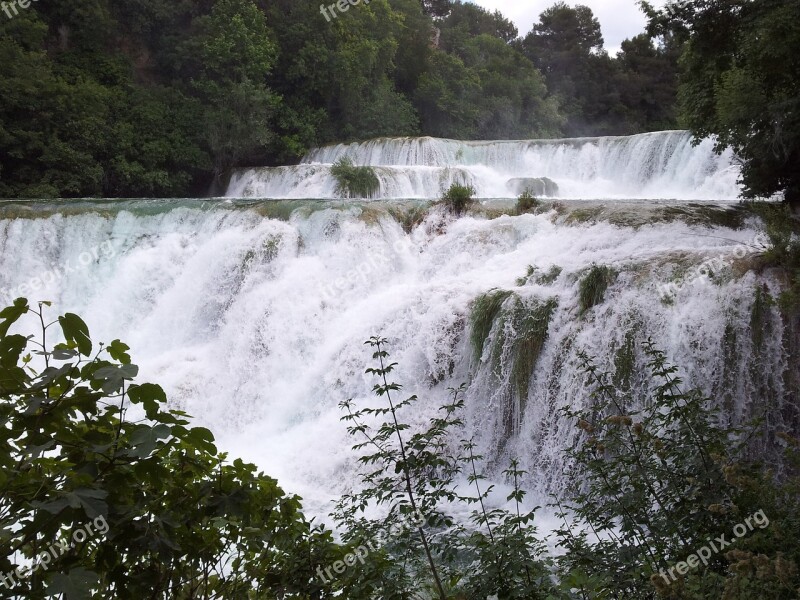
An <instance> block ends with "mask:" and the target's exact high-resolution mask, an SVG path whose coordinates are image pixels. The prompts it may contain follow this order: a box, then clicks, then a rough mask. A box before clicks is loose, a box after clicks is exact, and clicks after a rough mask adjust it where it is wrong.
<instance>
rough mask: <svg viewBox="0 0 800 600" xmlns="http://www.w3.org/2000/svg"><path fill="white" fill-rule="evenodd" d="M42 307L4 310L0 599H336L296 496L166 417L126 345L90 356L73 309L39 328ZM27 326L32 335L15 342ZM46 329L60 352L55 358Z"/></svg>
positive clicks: (331, 553)
mask: <svg viewBox="0 0 800 600" xmlns="http://www.w3.org/2000/svg"><path fill="white" fill-rule="evenodd" d="M46 306H47V304H46V303H42V304H40V305H39V307H38V309H34V308H31V307H30V306H29V305H28V303H27V301H26V300H24V299H18V300H16V301H15V303H14V305H13V306H11V307H8V308H5V309H4V310H2V311H1V312H0V420H2V423H3V435H2V436H0V539H2V551H0V577H3V579H2V580H0V588H3V587H5V588H8V589H10V590H11V594H12V596H13V597H18V598H23V597H24V598H43V597H50V596H56V595H60V594H64V597H65V598H70V599H72V598H75V599H79V600H80V599H89V598H98V599H99V598H120V599H139V598H153V599H166V598H198V597H204V598H247V597H259V598H267V597H269V598H286V597H289V596H291V597H304V598H307V597H313V598H323V597H331V596H330V593H332V592H331V591H329V590H327V589H326V588H325V586H324V585H323V583H322V581H321V580H320V579H318V578H317V577H316V575H315V571H316V569H317V568H318V567H320V566H324V565H328V564H330V563H331V561H334V560H337V559H338V558H339V557H340V556H341V554H342V552H341V551H340V549H339V547H338V546H336V545H335V544H334V543H333V542H332V541H331V536H330V533H329V532H326V531H323V530H321V529H318V528H317V527H315V526H312V525H311V524H310V523H309V522H308V521H307V520H306V519H305V518H304V517H303V514H302V512H301V506H300V502H299V499H298V498H296V497H293V496H287V495H286V494H284V492H283V490H281V488H280V487H278V484H277V482H276V481H275V480H274V479H271V478H269V477H267V476H265V475H263V474H262V473H259V472H257V470H256V467H255V466H254V465H251V464H246V463H244V462H242V461H241V460H236V461H234V462H233V463H232V464H231V463H228V462H227V461H226V460H225V459H226V456H225V455H224V454H220V453H218V451H217V448H216V446H215V445H214V438H213V436H212V434H211V432H210V431H208V430H207V429H203V428H199V427H191V426H190V423H189V420H188V417H187V415H186V414H184V413H182V412H179V411H173V410H166V409H165V406H166V396H165V394H164V391H163V390H162V389H161V388H160V387H159V386H157V385H153V384H149V383H141V384H137V383H134V378H135V377H136V375H137V373H138V368H137V367H136V366H135V365H134V364H132V363H131V358H130V356H129V355H128V353H127V351H128V347H127V346H126V345H125V344H123V343H122V342H120V341H119V340H115V341H113V342H112V343H111V344H109V345H108V346H103V345H101V346H100V347H99V348H95V347H94V345H93V343H92V341H91V338H90V336H89V330H88V328H87V327H86V324H85V323H84V322H83V321H82V320H81V319H80V318H79V317H78V316H76V315H74V314H66V315H64V316H62V317H60V318H59V319H58V320H56V321H54V322H52V323H50V325H46V324H45V323H47V322H50V320H51V319H49V318H46V316H45V312H46V310H45V307H46ZM31 315H33V316H34V317H35V321H36V323H37V328H38V329H39V333H38V335H36V336H24V335H15V334H14V335H12V334H10V333H9V329H10V328H11V327H12V326H17V327H19V326H20V324H22V323H23V322H24V320H25V319H23V317H28V316H31ZM18 322H19V323H18ZM55 327H59V328H60V329H61V334H62V335H63V338H64V339H65V340H66V342H65V343H62V344H57V345H55V346H54V347H49V346H48V345H47V340H49V339H52V338H53V337H55V336H54V333H55V332H53V331H51V329H52V328H55ZM32 355H35V356H37V360H36V363H41V364H42V366H43V367H44V368H43V369H41V370H39V367H38V364H36V363H34V362H33V361H32ZM129 411H130V412H134V414H135V415H136V418H135V419H130V418H126V416H127V414H128V412H129ZM90 528H91V529H90ZM81 531H82V532H83V533H82V534H81V537H82V538H83V539H80V540H79V539H78V535H77V534H78V533H79V532H81ZM59 540H66V544H67V545H66V546H65V545H62V544H63V543H59ZM70 541H75V543H74V544H72V545H70V544H69V542H70ZM50 548H60V550H57V551H54V553H51V554H50V555H45V552H46V551H47V550H48V549H50ZM36 561H40V562H39V563H37V562H36ZM25 564H34V565H36V568H34V569H33V570H28V569H26V568H25V567H23V565H25ZM15 570H16V571H17V572H16V573H15ZM7 574H11V575H7ZM9 577H10V578H11V579H10V580H9ZM0 595H2V596H3V597H6V595H5V594H4V593H0Z"/></svg>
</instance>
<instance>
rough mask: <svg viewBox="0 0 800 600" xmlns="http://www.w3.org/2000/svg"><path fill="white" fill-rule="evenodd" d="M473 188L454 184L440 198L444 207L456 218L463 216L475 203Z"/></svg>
mask: <svg viewBox="0 0 800 600" xmlns="http://www.w3.org/2000/svg"><path fill="white" fill-rule="evenodd" d="M474 196H475V188H474V187H472V186H471V185H468V186H467V185H461V184H459V183H454V184H453V185H451V186H450V188H449V189H448V190H447V191H446V192H445V193H444V196H442V202H443V203H444V205H445V206H446V207H447V208H448V209H449V210H450V212H452V213H453V214H454V215H456V216H460V215H463V214H464V213H465V212H466V210H467V208H468V207H469V206H470V205H471V204H473V203H474V202H475V199H474Z"/></svg>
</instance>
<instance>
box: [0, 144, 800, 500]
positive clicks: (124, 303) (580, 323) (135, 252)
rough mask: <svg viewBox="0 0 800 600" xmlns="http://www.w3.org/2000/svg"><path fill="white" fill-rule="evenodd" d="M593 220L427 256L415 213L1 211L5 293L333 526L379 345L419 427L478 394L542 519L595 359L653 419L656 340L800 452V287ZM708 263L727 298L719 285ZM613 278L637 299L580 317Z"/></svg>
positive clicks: (440, 242) (469, 403) (564, 219)
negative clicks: (645, 346) (79, 329)
mask: <svg viewBox="0 0 800 600" xmlns="http://www.w3.org/2000/svg"><path fill="white" fill-rule="evenodd" d="M423 146H424V144H423ZM476 148H479V146H476ZM329 151H330V152H335V150H329ZM477 151H478V150H476V152H477ZM480 151H481V152H482V151H484V150H480ZM326 152H327V151H326ZM375 152H376V153H377V152H378V150H375ZM379 159H380V160H382V157H379ZM304 168H305V167H304ZM309 168H316V167H314V166H310V167H309ZM404 206H405V209H407V210H409V211H411V210H412V209H413V208H414V206H410V205H408V204H406V205H404ZM586 206H594V205H591V204H587V203H585V202H581V203H573V204H572V205H570V206H569V207H567V208H566V209H564V211H562V212H561V213H559V212H558V211H556V210H548V211H545V212H542V213H541V214H536V215H533V214H526V215H521V216H501V217H499V218H494V219H488V218H485V217H481V216H479V215H478V216H467V217H464V218H461V219H458V220H452V219H451V218H449V217H447V216H446V215H444V214H443V213H442V212H441V210H440V209H438V208H437V209H433V210H431V211H430V212H429V213H428V215H427V217H426V218H425V219H424V220H423V221H422V222H421V223H419V224H418V225H417V226H416V227H414V228H413V229H411V230H410V232H409V229H410V228H409V227H408V226H407V225H406V227H405V228H404V226H403V225H402V224H401V223H402V221H403V220H402V219H400V220H398V219H397V218H396V217H395V216H393V215H396V214H397V210H398V204H397V203H380V202H378V203H335V204H333V203H322V202H310V201H305V202H302V201H301V202H283V203H275V202H253V201H249V202H248V201H234V202H205V201H199V200H198V201H164V202H158V201H126V202H122V203H119V202H118V203H105V202H93V203H85V204H77V205H69V208H68V209H67V208H65V206H64V205H46V204H37V205H34V206H29V205H27V204H25V203H14V204H6V205H3V204H0V248H2V254H0V288H2V293H3V295H4V296H5V297H8V296H16V295H26V296H28V297H29V298H30V299H31V300H35V299H48V300H52V301H54V307H53V311H54V313H55V312H56V311H58V312H59V313H61V312H65V311H71V312H76V313H78V314H80V315H82V316H83V317H84V318H85V319H86V321H87V323H88V324H89V326H90V328H91V330H92V333H93V337H94V338H95V339H96V340H104V341H111V340H113V339H117V338H119V339H122V340H124V341H126V342H127V343H129V344H130V345H131V347H132V355H133V357H134V360H135V362H137V363H138V364H139V365H140V366H141V367H142V371H141V379H142V380H151V381H155V382H158V383H161V384H162V385H164V387H165V388H166V390H167V392H168V394H169V397H170V398H171V402H172V403H173V404H174V405H176V406H178V407H180V408H182V409H184V410H186V411H188V412H189V413H190V414H192V415H194V416H195V417H196V418H197V419H198V420H199V421H200V422H201V423H202V424H204V425H206V426H208V427H210V428H211V429H212V430H213V431H214V432H215V433H216V435H217V436H218V438H219V440H220V443H221V446H222V447H223V448H224V449H226V450H228V451H230V452H231V453H232V454H233V455H234V456H241V457H243V458H245V459H248V460H252V461H255V462H256V463H257V464H259V466H260V467H261V468H263V469H264V470H265V471H266V472H268V473H269V474H270V475H272V476H275V477H277V478H278V480H279V481H280V482H281V484H282V485H283V486H284V487H285V488H286V489H288V490H289V491H292V492H297V493H299V494H301V495H302V496H303V497H304V498H305V504H306V506H307V507H308V510H309V512H311V513H312V514H318V515H324V514H326V513H327V512H328V510H329V509H330V504H329V503H330V501H331V499H333V498H335V497H336V496H337V495H339V494H341V493H342V492H345V491H346V490H347V489H348V487H349V486H351V485H353V484H354V483H355V481H356V476H355V468H356V467H355V466H354V461H353V453H352V452H351V450H350V446H351V443H352V440H351V439H350V438H349V437H348V436H347V434H346V430H345V425H344V424H343V423H341V422H340V421H339V418H340V416H341V413H340V411H339V409H338V403H339V402H340V401H342V400H345V399H348V398H354V399H355V400H356V402H357V403H360V404H362V405H363V404H365V403H370V404H374V403H375V402H377V400H376V399H375V398H374V397H373V396H372V395H371V387H372V384H373V381H372V380H371V379H370V378H369V377H368V376H367V375H365V374H364V369H365V368H366V367H367V366H371V365H370V356H369V350H368V348H366V347H365V346H364V344H363V342H364V340H366V339H367V338H369V337H370V336H372V335H375V334H381V335H383V336H385V337H386V338H388V339H389V341H390V350H391V352H392V358H393V360H396V361H397V362H398V363H399V365H400V366H399V369H398V371H397V379H398V380H399V381H400V382H401V383H402V384H403V385H404V386H405V387H404V391H403V393H404V394H409V395H410V394H412V393H416V394H418V395H419V396H420V398H421V399H423V401H422V402H421V403H420V404H418V405H417V406H418V407H419V410H420V412H419V413H418V414H415V416H414V418H415V419H416V420H418V421H420V422H421V421H422V420H424V419H427V418H429V417H430V416H432V415H433V414H435V412H436V407H437V406H439V405H441V404H442V403H444V402H445V400H446V399H447V397H448V391H447V389H448V388H450V387H457V386H458V385H460V384H461V383H462V382H466V383H467V384H468V388H467V392H466V413H465V417H466V423H467V425H466V427H467V429H468V431H467V432H466V434H469V435H471V434H474V435H476V441H477V442H478V444H479V446H480V449H481V451H482V452H483V453H484V454H485V455H486V456H487V457H489V463H488V466H489V468H490V469H494V473H495V475H497V474H498V473H499V471H500V470H502V468H505V467H506V466H507V463H506V462H505V461H506V460H507V459H508V458H509V457H511V456H516V457H518V458H519V459H520V460H521V462H522V467H523V468H524V469H526V470H527V471H529V473H530V474H531V475H530V480H529V481H528V482H527V483H528V485H529V486H530V487H531V488H533V489H534V491H535V492H537V493H538V497H539V498H544V497H545V495H546V494H547V492H549V491H552V490H556V489H559V488H560V487H562V486H564V485H565V484H566V483H568V482H565V481H563V469H562V465H563V448H564V447H565V446H567V445H568V444H570V443H571V441H572V440H573V439H574V436H575V435H576V429H575V427H574V425H573V424H572V423H570V422H569V421H568V420H567V419H564V418H562V417H561V416H560V415H559V413H558V409H559V408H560V407H562V406H565V405H571V406H577V405H580V404H581V403H585V402H588V398H587V389H586V387H585V386H584V378H583V375H582V371H581V366H580V364H581V361H580V358H579V355H580V353H581V352H586V353H587V354H589V355H591V356H594V357H596V359H597V361H598V363H599V364H600V365H601V366H602V367H603V368H607V369H608V370H610V371H611V372H612V373H613V374H614V377H615V378H616V380H617V381H618V382H619V385H621V386H627V387H628V388H629V389H631V390H632V397H637V393H638V391H640V390H641V388H642V386H643V385H644V382H643V381H641V380H640V379H638V375H637V374H638V373H639V372H640V370H641V369H640V367H641V365H642V363H643V360H644V359H643V356H642V351H641V343H642V342H643V341H644V340H646V339H647V338H652V339H653V341H654V343H655V345H656V346H657V347H658V348H661V349H663V350H664V351H666V352H667V353H668V356H669V358H670V359H671V360H673V361H675V362H677V363H678V364H679V365H681V366H682V368H683V369H684V371H683V372H682V375H683V376H684V378H685V380H686V381H687V382H688V383H689V384H694V385H699V386H700V387H702V388H703V389H704V390H705V391H707V392H708V393H713V394H714V395H715V396H716V397H719V398H721V399H722V401H723V402H724V408H725V411H726V414H728V415H730V416H731V418H733V419H741V418H745V417H749V416H753V415H758V414H761V413H762V412H764V411H767V412H768V413H769V416H770V423H771V425H773V426H779V425H785V426H789V427H793V428H797V427H798V424H799V421H800V418H799V417H798V414H797V412H796V411H797V408H796V405H793V404H792V401H791V397H792V394H797V387H796V386H797V381H796V377H795V379H793V376H792V375H791V373H793V372H794V371H793V369H792V368H791V365H792V364H793V363H792V361H793V360H796V359H797V356H796V355H795V356H792V355H791V353H792V351H793V350H792V348H795V349H796V348H797V343H796V339H795V337H796V331H794V332H793V330H792V329H791V327H790V324H788V323H786V322H785V321H784V319H783V317H782V315H781V313H780V311H779V309H778V308H777V307H776V306H775V305H774V303H771V302H769V301H768V297H775V296H776V295H777V294H778V292H779V290H780V281H779V278H778V277H777V276H774V275H772V274H771V273H770V271H768V270H767V271H764V272H761V273H758V272H756V271H754V270H753V269H751V268H750V261H751V260H752V256H753V255H752V252H754V251H756V250H757V247H758V246H759V243H760V242H759V241H758V240H757V239H756V235H757V233H758V232H757V230H756V228H755V224H754V223H752V222H749V221H748V222H745V223H744V224H743V226H742V227H741V228H738V229H729V228H726V227H723V226H721V225H720V226H708V225H707V224H698V223H700V222H701V221H703V219H701V218H700V216H702V214H705V213H703V211H704V210H706V208H703V207H684V208H683V209H681V210H683V211H684V213H683V214H686V215H688V217H687V218H686V219H681V218H677V217H675V216H674V215H673V216H672V217H671V219H672V220H669V219H665V218H662V217H663V213H660V212H658V211H659V210H661V209H660V208H659V207H657V206H655V205H653V204H650V205H648V204H646V203H641V204H639V205H637V206H636V207H634V209H633V210H632V209H631V207H630V203H623V204H621V205H619V207H620V208H619V210H618V211H617V212H615V211H616V210H617V209H615V208H614V206H615V205H613V204H612V205H606V206H605V210H607V211H610V212H608V213H607V214H605V215H600V216H597V217H596V218H591V219H589V218H586V214H587V213H586V209H585V207H586ZM595 208H598V207H596V206H595ZM668 208H670V209H672V210H677V209H675V208H674V207H668ZM599 210H600V209H599V208H598V211H599ZM719 212H720V213H721V212H722V211H719ZM597 214H598V215H599V214H600V213H599V212H598V213H597ZM632 215H634V216H635V218H634V216H632ZM12 217H13V218H12ZM628 219H633V221H635V222H632V221H631V222H628V221H627V220H628ZM103 244H106V245H105V246H103ZM109 244H110V245H109ZM98 248H101V249H102V251H97V250H96V249H98ZM111 248H113V251H111V250H110V249H111ZM106 250H108V251H106ZM707 258H719V261H720V262H719V264H718V265H717V266H716V267H715V268H714V272H713V274H712V275H710V276H708V277H705V276H695V274H694V272H692V271H690V268H691V267H692V266H693V265H698V264H700V263H702V262H703V261H704V260H706V259H707ZM592 265H602V266H607V267H609V269H610V270H611V271H612V272H613V273H614V278H613V281H612V282H611V283H610V287H609V289H608V290H607V292H606V294H605V298H604V301H603V302H601V303H600V304H598V305H597V306H595V307H593V308H591V309H589V310H588V311H586V312H585V313H584V314H580V310H579V305H578V294H579V288H580V282H581V281H582V280H583V278H584V277H585V276H586V274H587V272H588V271H589V270H590V269H591V268H592ZM66 267H69V270H67V269H66ZM670 282H673V283H674V284H675V285H674V286H673V287H672V288H671V291H670V293H669V295H666V296H665V291H664V288H663V285H664V284H667V283H670ZM793 336H795V337H793ZM794 364H795V365H796V363H794ZM795 397H796V396H795Z"/></svg>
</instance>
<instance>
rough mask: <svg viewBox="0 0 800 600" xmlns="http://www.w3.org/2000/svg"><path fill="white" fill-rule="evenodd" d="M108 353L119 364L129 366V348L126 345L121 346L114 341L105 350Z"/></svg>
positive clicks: (119, 342) (121, 344)
mask: <svg viewBox="0 0 800 600" xmlns="http://www.w3.org/2000/svg"><path fill="white" fill-rule="evenodd" d="M106 350H108V353H109V354H110V355H111V358H113V359H114V360H116V361H119V362H121V363H122V364H123V365H129V364H130V362H131V355H130V354H128V350H130V346H128V345H127V344H123V343H122V342H121V341H119V340H114V341H113V342H111V344H110V345H109V346H108V348H106Z"/></svg>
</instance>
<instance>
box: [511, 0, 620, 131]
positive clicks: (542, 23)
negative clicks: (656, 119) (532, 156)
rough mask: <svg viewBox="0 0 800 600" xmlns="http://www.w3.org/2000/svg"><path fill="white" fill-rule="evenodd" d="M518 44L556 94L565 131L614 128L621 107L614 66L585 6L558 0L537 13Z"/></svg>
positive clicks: (596, 21) (591, 14)
mask: <svg viewBox="0 0 800 600" xmlns="http://www.w3.org/2000/svg"><path fill="white" fill-rule="evenodd" d="M522 49H523V51H524V52H525V55H526V56H527V57H528V58H529V59H530V60H531V61H532V62H533V64H534V65H536V67H537V68H538V69H539V70H540V71H541V72H542V73H543V74H544V76H545V78H546V80H547V87H548V89H549V90H550V93H551V94H554V95H555V96H556V97H557V98H558V100H559V103H560V105H561V109H562V112H563V113H564V115H565V116H566V118H567V123H566V125H565V133H566V134H567V135H574V136H579V135H609V134H613V133H618V125H617V124H618V122H619V121H620V120H621V118H622V113H623V112H624V107H623V106H622V104H621V103H620V101H619V91H618V89H617V87H616V85H615V80H616V77H617V66H616V65H615V64H614V61H612V60H611V59H610V58H609V56H608V54H607V53H606V52H605V50H603V34H602V31H601V29H600V22H599V21H598V20H597V18H596V17H595V16H594V13H593V12H592V10H591V9H590V8H589V7H588V6H582V5H577V6H576V7H575V8H572V7H570V6H568V5H567V4H565V3H564V2H557V3H556V4H554V5H553V6H551V7H550V8H548V9H547V10H545V11H544V12H543V13H542V14H541V15H540V16H539V22H538V23H536V24H534V26H533V30H532V31H531V32H530V33H529V34H528V35H527V36H526V37H525V39H524V40H523V42H522Z"/></svg>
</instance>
